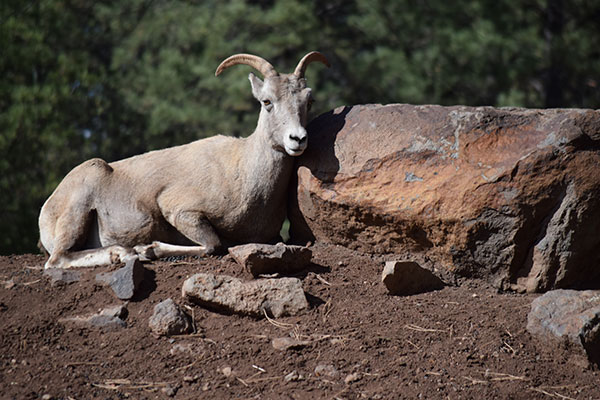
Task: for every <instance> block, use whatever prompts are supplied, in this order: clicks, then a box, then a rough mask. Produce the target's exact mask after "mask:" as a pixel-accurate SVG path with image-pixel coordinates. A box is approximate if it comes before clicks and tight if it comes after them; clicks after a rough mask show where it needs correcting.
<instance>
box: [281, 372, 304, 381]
mask: <svg viewBox="0 0 600 400" xmlns="http://www.w3.org/2000/svg"><path fill="white" fill-rule="evenodd" d="M300 376H301V375H299V374H298V371H296V370H294V371H292V372H290V373H289V374H287V375H286V376H284V377H283V380H284V381H285V382H295V381H299V380H300Z"/></svg>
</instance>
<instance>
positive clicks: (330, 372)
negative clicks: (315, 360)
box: [315, 364, 339, 378]
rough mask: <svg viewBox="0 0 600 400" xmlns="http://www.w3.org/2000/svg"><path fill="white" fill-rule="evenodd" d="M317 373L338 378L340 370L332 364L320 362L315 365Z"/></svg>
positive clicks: (317, 374)
mask: <svg viewBox="0 0 600 400" xmlns="http://www.w3.org/2000/svg"><path fill="white" fill-rule="evenodd" d="M315 375H316V376H322V377H327V378H337V376H338V375H339V372H338V370H337V369H335V367H334V366H333V365H331V364H319V365H317V366H316V367H315Z"/></svg>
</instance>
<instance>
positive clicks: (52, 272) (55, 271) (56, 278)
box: [44, 268, 81, 285]
mask: <svg viewBox="0 0 600 400" xmlns="http://www.w3.org/2000/svg"><path fill="white" fill-rule="evenodd" d="M44 275H46V276H47V277H49V278H50V283H51V284H52V285H57V284H60V283H65V284H66V283H73V282H79V281H80V280H81V273H80V272H79V271H74V270H72V269H63V268H48V269H45V270H44Z"/></svg>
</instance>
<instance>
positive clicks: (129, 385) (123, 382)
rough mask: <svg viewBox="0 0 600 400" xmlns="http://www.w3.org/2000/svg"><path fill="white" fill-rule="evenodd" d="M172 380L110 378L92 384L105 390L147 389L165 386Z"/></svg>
mask: <svg viewBox="0 0 600 400" xmlns="http://www.w3.org/2000/svg"><path fill="white" fill-rule="evenodd" d="M172 383H173V382H138V383H135V382H131V381H130V380H129V379H110V380H107V381H106V382H104V383H92V386H94V387H97V388H101V389H107V390H120V389H128V390H137V389H142V390H148V389H156V388H160V387H166V386H168V385H170V384H172Z"/></svg>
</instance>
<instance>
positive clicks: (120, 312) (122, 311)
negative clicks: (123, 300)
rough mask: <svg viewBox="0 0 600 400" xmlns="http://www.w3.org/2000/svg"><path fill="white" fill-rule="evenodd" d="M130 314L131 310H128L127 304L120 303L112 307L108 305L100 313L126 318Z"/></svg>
mask: <svg viewBox="0 0 600 400" xmlns="http://www.w3.org/2000/svg"><path fill="white" fill-rule="evenodd" d="M128 314H129V311H128V310H127V306H126V305H124V304H120V305H117V306H112V307H108V308H105V309H103V310H102V311H100V314H99V315H104V316H107V317H115V318H120V319H123V320H124V319H126V318H127V315H128Z"/></svg>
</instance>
